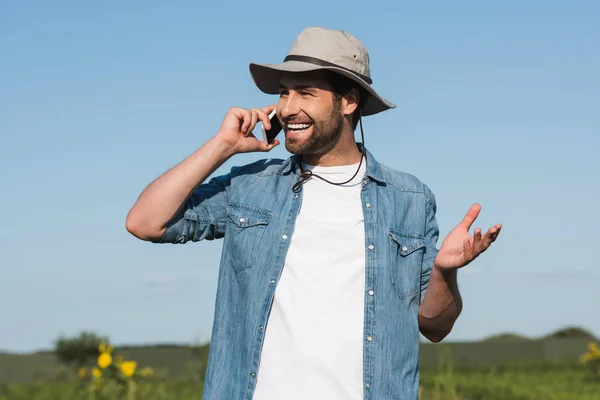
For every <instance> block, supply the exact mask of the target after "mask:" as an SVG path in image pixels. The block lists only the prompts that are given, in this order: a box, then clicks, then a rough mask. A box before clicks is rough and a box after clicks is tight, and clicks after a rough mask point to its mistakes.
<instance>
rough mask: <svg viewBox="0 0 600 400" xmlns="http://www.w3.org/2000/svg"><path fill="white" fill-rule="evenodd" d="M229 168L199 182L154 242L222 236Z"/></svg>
mask: <svg viewBox="0 0 600 400" xmlns="http://www.w3.org/2000/svg"><path fill="white" fill-rule="evenodd" d="M231 174H232V172H230V173H228V174H225V175H221V176H218V177H215V178H212V179H211V180H210V181H209V182H208V183H203V184H202V185H200V186H199V187H198V188H197V189H196V190H195V191H194V192H193V193H192V195H191V196H190V198H189V199H188V200H187V201H186V202H185V203H184V205H183V207H182V208H181V209H180V210H179V211H178V213H177V214H176V215H175V217H174V218H173V219H172V220H171V221H170V222H169V224H168V225H167V229H166V230H165V232H164V234H163V236H162V237H161V238H160V239H159V240H156V241H155V243H187V242H189V241H192V242H198V241H200V240H214V239H220V238H222V237H224V236H225V227H226V226H227V218H228V216H227V204H228V203H229V194H228V191H229V186H230V184H231Z"/></svg>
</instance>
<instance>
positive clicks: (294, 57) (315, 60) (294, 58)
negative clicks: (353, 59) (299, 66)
mask: <svg viewBox="0 0 600 400" xmlns="http://www.w3.org/2000/svg"><path fill="white" fill-rule="evenodd" d="M286 61H301V62H305V63H309V64H315V65H320V66H321V67H335V68H341V69H343V70H345V71H348V72H350V73H351V74H353V75H356V76H358V77H359V78H360V79H362V80H363V81H366V82H367V83H368V84H369V85H370V84H372V83H373V80H372V79H371V78H369V77H368V76H365V75H362V74H359V73H358V72H356V71H353V70H351V69H349V68H346V67H342V66H339V65H337V64H334V63H330V62H329V61H325V60H321V59H320V58H315V57H309V56H298V55H289V56H287V57H286V58H285V59H284V60H283V62H286Z"/></svg>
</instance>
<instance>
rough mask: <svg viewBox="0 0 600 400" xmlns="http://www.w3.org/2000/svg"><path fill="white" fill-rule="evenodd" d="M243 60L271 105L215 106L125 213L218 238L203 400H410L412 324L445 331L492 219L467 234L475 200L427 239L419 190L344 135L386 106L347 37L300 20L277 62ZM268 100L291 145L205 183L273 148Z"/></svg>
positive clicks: (425, 204)
mask: <svg viewBox="0 0 600 400" xmlns="http://www.w3.org/2000/svg"><path fill="white" fill-rule="evenodd" d="M250 72H251V75H252V77H253V79H254V82H255V83H256V85H257V86H258V88H259V89H260V90H262V91H263V92H265V93H270V94H279V100H278V102H277V104H276V105H275V106H270V107H266V108H262V109H258V108H257V109H252V110H246V109H240V108H232V109H230V110H229V112H227V114H226V116H225V118H224V120H223V123H222V125H221V128H220V130H219V131H218V132H217V134H216V135H215V136H214V137H213V138H212V139H210V140H209V141H208V142H207V143H205V144H204V145H203V146H202V147H200V149H198V150H197V151H196V152H194V153H193V154H192V155H190V156H189V157H188V158H187V159H185V160H184V161H182V162H181V163H180V164H178V165H177V166H175V167H173V168H172V169H171V170H169V171H167V172H166V173H165V174H163V175H162V176H160V177H159V178H158V179H156V180H155V181H154V182H152V183H151V184H150V185H149V186H148V187H147V188H146V189H145V190H144V191H143V192H142V194H141V195H140V197H139V199H138V200H137V202H136V204H135V205H134V206H133V208H132V209H131V211H130V212H129V215H128V217H127V229H128V230H129V232H131V233H132V234H133V235H135V236H136V237H138V238H140V239H143V240H149V241H153V242H161V243H185V242H188V241H201V240H213V239H218V238H224V243H223V255H222V261H221V266H220V270H219V281H218V290H217V301H216V309H215V320H214V325H213V332H212V338H211V348H210V355H209V366H208V371H207V374H206V383H205V388H204V397H203V398H204V399H205V400H212V399H219V400H221V399H228V400H229V399H257V400H275V399H277V400H279V399H329V400H334V399H344V400H346V399H377V400H379V399H416V398H417V392H418V385H419V332H421V333H422V334H423V335H424V336H425V337H427V338H428V339H429V340H431V341H433V342H439V341H440V340H442V339H443V338H444V337H445V336H446V335H447V334H448V333H449V332H450V330H451V329H452V326H453V324H454V322H455V321H456V319H457V318H458V315H459V314H460V312H461V308H462V303H461V297H460V294H459V291H458V287H457V269H459V268H461V267H463V266H465V265H466V264H468V263H469V262H471V261H472V260H473V259H474V258H475V257H477V256H478V255H479V254H480V253H482V252H483V251H485V250H486V249H487V248H488V247H489V246H490V244H491V243H492V242H493V241H494V240H495V239H496V237H497V236H498V234H499V232H500V228H501V226H500V225H496V226H494V227H492V228H491V229H490V230H489V231H488V232H487V233H486V234H485V235H482V232H481V230H480V229H476V230H475V231H474V236H471V235H470V234H469V228H470V227H471V225H472V223H473V222H474V220H475V218H476V217H477V215H478V213H479V210H480V208H479V205H477V204H476V205H474V206H472V207H471V209H470V210H469V211H468V212H467V214H466V216H465V217H464V219H463V220H462V222H461V223H460V224H459V225H458V226H457V227H456V228H454V229H453V230H452V231H451V232H450V234H449V235H448V236H447V237H446V238H445V240H444V241H443V243H442V245H441V247H440V249H439V250H437V248H436V243H437V240H438V226H437V222H436V217H435V213H436V202H435V198H434V195H433V194H432V192H431V191H430V190H429V189H428V187H427V186H425V185H424V184H423V183H421V182H420V181H419V180H418V179H417V178H415V177H413V176H411V175H408V174H406V173H401V172H398V171H394V170H392V169H389V168H387V167H385V166H383V165H382V164H379V163H378V162H377V161H376V160H375V158H374V157H373V155H372V154H371V153H370V152H369V151H368V150H366V148H365V147H364V136H363V143H362V144H357V143H356V142H355V140H354V129H355V127H356V126H357V124H358V122H360V117H361V116H367V115H373V114H377V113H379V112H382V111H385V110H388V109H391V108H394V107H395V105H394V104H392V103H390V102H389V101H387V100H385V99H383V98H382V97H381V96H379V95H378V94H377V92H376V91H375V90H374V89H373V87H372V85H371V78H370V69H369V55H368V53H367V50H366V49H365V47H364V46H363V45H362V43H361V42H360V41H359V40H358V39H357V38H355V37H354V36H352V35H350V34H348V33H346V32H343V31H336V30H330V29H324V28H319V27H311V28H307V29H305V30H303V31H302V32H301V33H300V35H299V36H298V37H297V38H296V40H295V42H294V44H293V46H292V48H291V50H290V52H289V54H288V56H287V57H286V60H285V61H284V62H283V63H282V64H277V65H262V64H251V65H250ZM273 109H276V110H277V117H278V118H279V120H280V122H281V124H282V126H283V130H284V135H285V146H286V149H287V150H288V151H289V152H290V153H293V155H292V156H291V157H290V158H289V159H286V160H260V161H258V162H255V163H252V164H250V165H246V166H243V167H235V168H233V169H232V170H231V171H230V172H229V173H227V174H225V175H223V176H218V177H215V178H213V179H211V180H210V181H208V182H206V181H207V179H208V177H209V176H210V175H211V174H212V173H213V172H214V171H215V169H217V168H218V167H219V166H220V165H222V163H223V162H225V161H226V160H228V159H229V158H230V157H232V156H233V155H235V154H238V153H247V152H268V151H270V150H271V149H273V147H275V146H277V145H278V144H279V141H277V140H276V141H275V142H274V143H272V144H270V145H266V144H265V143H263V142H262V141H259V140H258V139H257V138H256V137H255V136H254V135H253V133H252V131H253V129H254V127H255V126H256V124H257V123H258V122H259V121H261V122H262V123H263V125H264V126H265V127H266V128H267V129H269V128H270V122H269V119H268V114H269V113H270V112H271V111H272V110H273ZM361 128H362V126H361ZM361 134H362V129H361Z"/></svg>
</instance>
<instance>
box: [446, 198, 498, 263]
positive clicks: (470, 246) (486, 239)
mask: <svg viewBox="0 0 600 400" xmlns="http://www.w3.org/2000/svg"><path fill="white" fill-rule="evenodd" d="M479 211H481V206H480V205H479V204H474V205H473V206H471V208H470V209H469V211H468V212H467V214H466V215H465V217H464V218H463V220H462V221H461V222H460V223H459V224H458V225H457V226H456V227H455V228H454V229H453V230H452V231H450V233H449V234H448V236H446V238H445V239H444V241H443V242H442V246H441V247H440V250H439V252H438V255H437V257H436V259H435V265H436V266H437V267H438V268H440V269H456V268H462V267H464V266H465V265H467V264H469V263H470V262H471V261H473V260H474V259H475V258H477V256H479V255H480V254H481V253H483V252H484V251H486V250H487V249H488V247H490V245H491V244H492V243H493V242H494V241H495V240H496V238H497V237H498V235H499V234H500V229H501V228H502V225H501V224H496V225H494V226H493V227H491V228H490V229H489V230H488V231H487V233H486V234H485V235H483V236H482V234H481V229H480V228H477V229H475V232H474V235H473V236H471V235H470V234H469V229H470V228H471V225H473V222H475V219H477V216H478V215H479Z"/></svg>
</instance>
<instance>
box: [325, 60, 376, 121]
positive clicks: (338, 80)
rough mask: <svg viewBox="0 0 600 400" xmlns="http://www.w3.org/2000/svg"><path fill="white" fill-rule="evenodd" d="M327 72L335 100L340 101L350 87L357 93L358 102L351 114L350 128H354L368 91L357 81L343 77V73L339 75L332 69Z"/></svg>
mask: <svg viewBox="0 0 600 400" xmlns="http://www.w3.org/2000/svg"><path fill="white" fill-rule="evenodd" d="M328 72H329V79H328V82H329V84H330V85H331V87H332V90H333V96H334V99H335V101H340V100H341V99H342V97H343V96H345V95H346V94H348V93H349V92H350V91H351V90H352V89H354V90H356V91H357V92H358V95H359V102H358V106H357V107H356V110H355V111H354V113H353V114H352V129H353V130H356V126H357V125H358V120H359V118H360V111H361V110H362V108H363V107H364V104H365V101H366V100H367V96H368V95H369V93H368V92H367V91H366V90H365V89H364V88H363V87H362V86H361V85H360V84H358V83H357V82H355V81H353V80H352V79H350V78H347V77H345V76H344V75H340V74H338V73H335V72H333V71H328Z"/></svg>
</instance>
